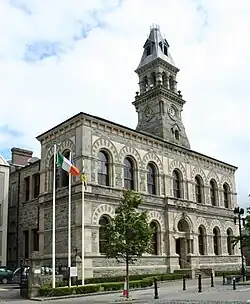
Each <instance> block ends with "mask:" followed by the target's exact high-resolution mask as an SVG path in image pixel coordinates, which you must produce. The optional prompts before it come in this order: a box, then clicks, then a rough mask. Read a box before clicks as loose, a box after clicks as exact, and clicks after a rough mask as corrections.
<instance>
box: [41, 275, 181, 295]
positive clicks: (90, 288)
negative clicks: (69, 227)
mask: <svg viewBox="0 0 250 304" xmlns="http://www.w3.org/2000/svg"><path fill="white" fill-rule="evenodd" d="M182 277H183V275H182V274H173V273H167V274H158V275H152V274H151V275H147V274H146V275H145V274H141V275H131V276H130V277H129V288H144V287H149V286H153V284H154V278H156V279H157V281H168V280H180V279H182ZM92 281H94V282H95V284H93V283H92ZM67 283H68V282H67V280H66V281H62V282H57V283H56V288H54V289H53V288H51V284H45V285H43V286H42V287H41V288H40V296H42V297H56V296H63V295H71V294H87V293H93V292H98V291H115V290H122V289H123V287H124V276H120V277H109V278H91V279H86V280H85V284H86V285H84V286H72V287H67V286H66V285H67ZM91 283H92V284H91Z"/></svg>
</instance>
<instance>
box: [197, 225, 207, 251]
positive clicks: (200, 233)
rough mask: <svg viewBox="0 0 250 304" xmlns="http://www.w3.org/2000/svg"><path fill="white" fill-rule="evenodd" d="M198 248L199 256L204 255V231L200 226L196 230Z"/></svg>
mask: <svg viewBox="0 0 250 304" xmlns="http://www.w3.org/2000/svg"><path fill="white" fill-rule="evenodd" d="M198 246H199V254H200V255H205V252H206V230H205V228H204V227H203V226H200V227H199V229H198Z"/></svg>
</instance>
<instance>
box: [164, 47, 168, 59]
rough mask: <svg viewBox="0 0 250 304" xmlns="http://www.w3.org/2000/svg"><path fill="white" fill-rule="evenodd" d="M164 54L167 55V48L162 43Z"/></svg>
mask: <svg viewBox="0 0 250 304" xmlns="http://www.w3.org/2000/svg"><path fill="white" fill-rule="evenodd" d="M164 55H166V56H168V48H167V47H166V45H164Z"/></svg>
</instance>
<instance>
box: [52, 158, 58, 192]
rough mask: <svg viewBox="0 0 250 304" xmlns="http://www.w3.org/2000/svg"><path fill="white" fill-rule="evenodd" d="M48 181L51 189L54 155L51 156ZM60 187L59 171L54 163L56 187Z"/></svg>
mask: <svg viewBox="0 0 250 304" xmlns="http://www.w3.org/2000/svg"><path fill="white" fill-rule="evenodd" d="M50 183H51V190H53V183H54V156H52V157H51V161H50ZM59 187H60V171H59V168H58V167H57V165H56V189H58V188H59Z"/></svg>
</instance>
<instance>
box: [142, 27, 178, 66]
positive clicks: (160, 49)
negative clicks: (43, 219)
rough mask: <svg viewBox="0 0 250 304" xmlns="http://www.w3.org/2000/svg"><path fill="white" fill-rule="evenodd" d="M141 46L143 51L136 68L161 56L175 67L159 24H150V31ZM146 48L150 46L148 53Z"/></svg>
mask: <svg viewBox="0 0 250 304" xmlns="http://www.w3.org/2000/svg"><path fill="white" fill-rule="evenodd" d="M164 46H165V49H164ZM143 48H144V51H143V54H142V58H141V61H140V64H139V66H138V68H137V69H139V68H141V67H142V66H144V65H146V64H148V63H149V62H152V61H153V60H155V59H157V58H161V59H162V60H164V61H166V62H168V63H169V64H171V65H172V66H174V67H176V65H175V63H174V60H173V58H172V56H171V55H170V53H169V51H168V48H169V44H168V42H167V40H166V39H165V38H163V37H162V35H161V32H160V27H159V25H152V26H151V27H150V33H149V36H148V39H147V40H146V42H145V44H144V46H143ZM148 48H150V54H149V50H148Z"/></svg>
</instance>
